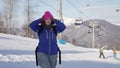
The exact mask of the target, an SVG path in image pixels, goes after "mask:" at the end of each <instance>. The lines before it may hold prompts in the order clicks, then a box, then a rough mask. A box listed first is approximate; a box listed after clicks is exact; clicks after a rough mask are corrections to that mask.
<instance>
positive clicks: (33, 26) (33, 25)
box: [29, 19, 41, 32]
mask: <svg viewBox="0 0 120 68" xmlns="http://www.w3.org/2000/svg"><path fill="white" fill-rule="evenodd" d="M40 23H41V19H37V20H35V21H33V22H32V23H30V25H29V27H30V28H31V29H32V30H33V31H35V32H38V29H39V24H40Z"/></svg>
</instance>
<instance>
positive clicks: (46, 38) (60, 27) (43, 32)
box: [30, 11, 66, 68]
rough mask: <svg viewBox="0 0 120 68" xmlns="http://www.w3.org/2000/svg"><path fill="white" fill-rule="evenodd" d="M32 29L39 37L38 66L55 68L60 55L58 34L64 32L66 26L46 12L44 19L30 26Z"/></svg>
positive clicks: (37, 49)
mask: <svg viewBox="0 0 120 68" xmlns="http://www.w3.org/2000/svg"><path fill="white" fill-rule="evenodd" d="M30 28H31V29H32V30H33V31H35V32H37V33H38V37H39V43H38V47H37V48H36V52H37V56H36V57H37V59H36V60H37V63H38V65H39V66H41V68H55V67H56V63H57V54H58V45H57V39H56V37H57V33H60V32H63V31H64V30H65V28H66V26H65V25H64V24H63V23H61V22H60V21H59V20H57V19H54V18H53V16H52V14H51V13H50V12H49V11H46V12H45V13H44V15H43V16H42V18H40V19H37V20H35V21H33V22H32V23H31V24H30Z"/></svg>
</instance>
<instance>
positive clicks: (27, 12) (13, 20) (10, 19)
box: [0, 0, 36, 37]
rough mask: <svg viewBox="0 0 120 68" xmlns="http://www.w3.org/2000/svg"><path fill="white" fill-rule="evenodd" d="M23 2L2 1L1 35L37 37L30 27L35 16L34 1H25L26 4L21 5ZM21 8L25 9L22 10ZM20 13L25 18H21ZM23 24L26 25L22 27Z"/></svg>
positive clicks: (0, 10) (18, 0) (14, 0)
mask: <svg viewBox="0 0 120 68" xmlns="http://www.w3.org/2000/svg"><path fill="white" fill-rule="evenodd" d="M21 1H23V0H0V3H1V8H0V33H6V34H14V35H20V36H25V37H36V35H34V34H33V32H32V31H31V30H30V29H29V27H28V25H29V23H30V22H31V20H32V19H33V14H34V11H33V8H34V5H33V4H31V3H32V2H31V1H32V0H24V3H20V2H21ZM23 4H24V6H23ZM21 6H23V7H24V8H20V7H21ZM20 13H21V14H23V15H24V16H23V17H24V18H21V19H20V18H19V15H20ZM21 16H22V15H21ZM20 20H22V21H20ZM23 20H24V21H23ZM22 22H24V24H22V26H21V24H20V23H22Z"/></svg>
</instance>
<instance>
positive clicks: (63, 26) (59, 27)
mask: <svg viewBox="0 0 120 68" xmlns="http://www.w3.org/2000/svg"><path fill="white" fill-rule="evenodd" d="M54 21H55V24H56V26H57V30H58V32H63V31H64V30H65V28H66V26H65V25H64V23H62V22H61V21H59V20H57V19H55V20H54Z"/></svg>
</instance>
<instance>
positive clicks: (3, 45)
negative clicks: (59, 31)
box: [0, 33, 120, 68]
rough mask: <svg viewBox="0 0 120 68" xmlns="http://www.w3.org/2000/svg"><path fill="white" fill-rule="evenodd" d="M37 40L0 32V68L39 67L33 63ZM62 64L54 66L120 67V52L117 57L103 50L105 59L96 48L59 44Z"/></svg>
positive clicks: (58, 67)
mask: <svg viewBox="0 0 120 68" xmlns="http://www.w3.org/2000/svg"><path fill="white" fill-rule="evenodd" d="M37 43H38V40H36V39H30V38H24V37H19V36H14V35H7V34H1V33H0V68H40V67H36V65H35V56H34V49H35V47H36V46H37ZM59 47H60V48H61V50H62V64H61V65H59V64H57V67H56V68H120V52H118V55H117V59H115V58H113V57H112V51H111V50H109V51H108V50H105V57H106V59H102V58H98V56H99V51H98V49H90V48H82V47H76V46H74V45H72V44H69V43H67V44H66V45H62V44H59Z"/></svg>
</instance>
